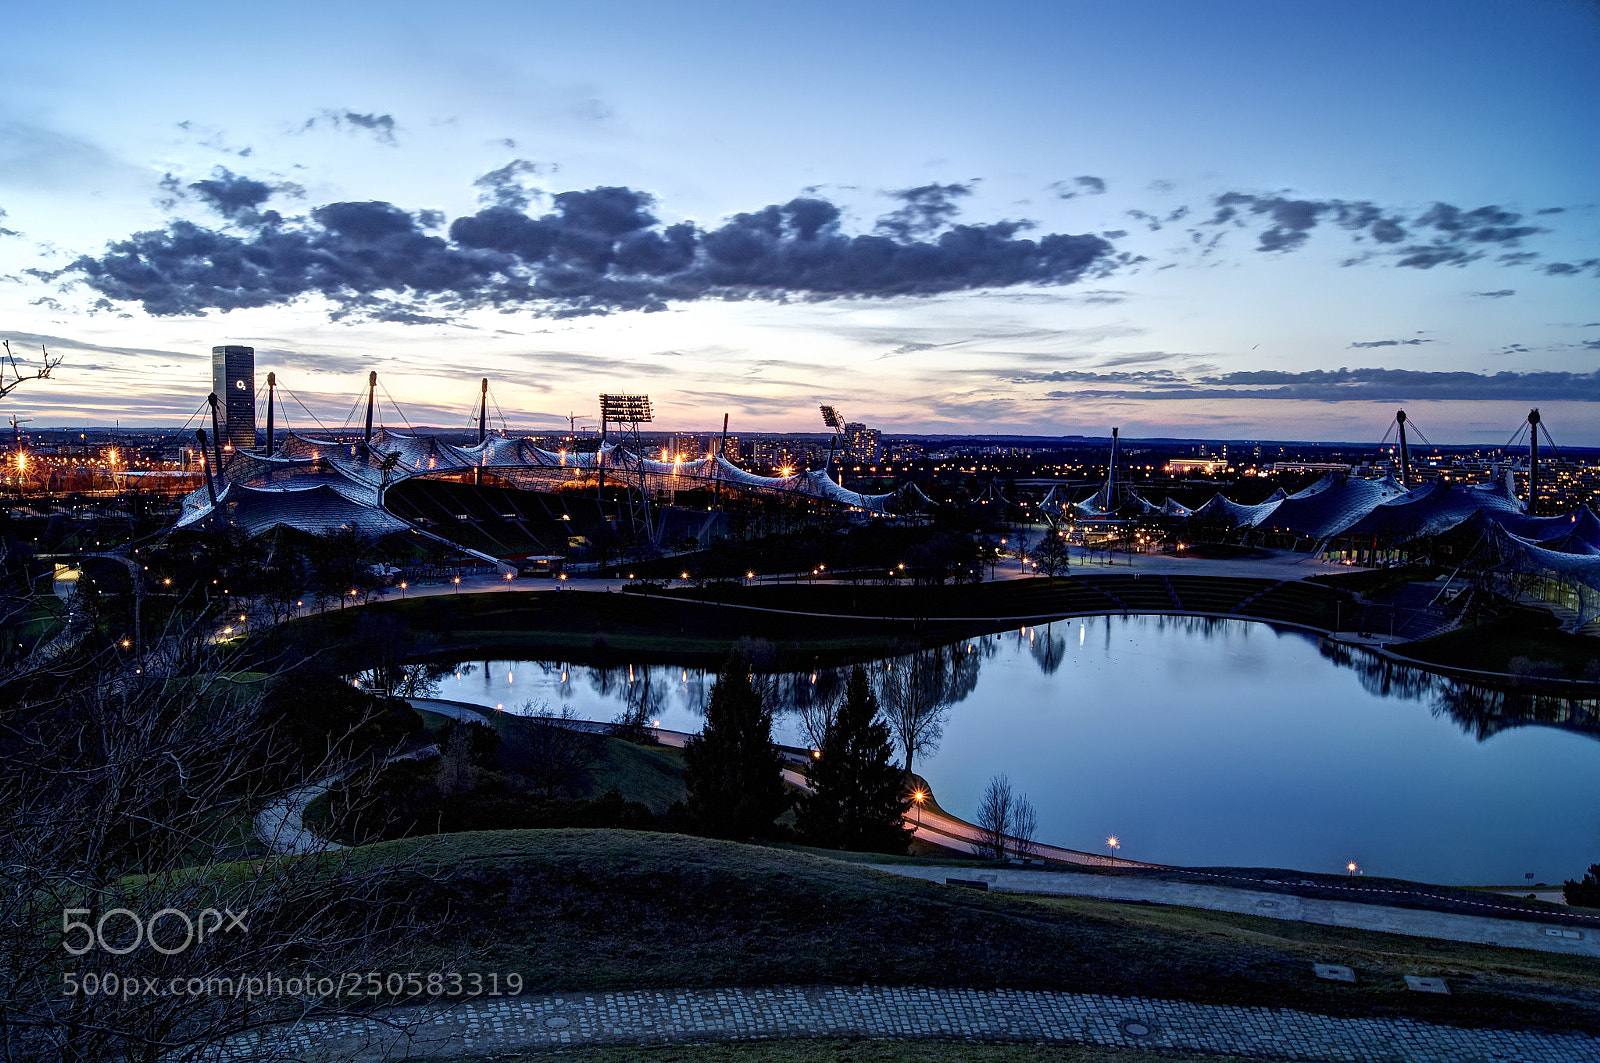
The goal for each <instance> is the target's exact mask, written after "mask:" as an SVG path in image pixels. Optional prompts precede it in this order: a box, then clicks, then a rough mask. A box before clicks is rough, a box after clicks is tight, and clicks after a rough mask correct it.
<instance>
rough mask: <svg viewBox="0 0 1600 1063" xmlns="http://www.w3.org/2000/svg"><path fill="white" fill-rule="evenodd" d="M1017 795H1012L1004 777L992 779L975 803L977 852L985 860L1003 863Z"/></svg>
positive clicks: (1009, 783)
mask: <svg viewBox="0 0 1600 1063" xmlns="http://www.w3.org/2000/svg"><path fill="white" fill-rule="evenodd" d="M1015 800H1016V795H1015V794H1013V793H1012V791H1011V780H1010V779H1008V778H1006V776H1005V775H994V776H991V777H990V779H989V786H988V788H987V789H985V790H984V791H983V800H982V801H980V802H979V803H978V816H977V821H976V826H977V828H978V848H979V850H980V852H981V853H982V854H983V855H985V856H990V857H993V858H994V859H996V860H1004V859H1005V856H1006V847H1007V845H1008V844H1009V843H1010V834H1011V825H1012V817H1013V816H1014V815H1015V814H1016V809H1015V807H1014V802H1015Z"/></svg>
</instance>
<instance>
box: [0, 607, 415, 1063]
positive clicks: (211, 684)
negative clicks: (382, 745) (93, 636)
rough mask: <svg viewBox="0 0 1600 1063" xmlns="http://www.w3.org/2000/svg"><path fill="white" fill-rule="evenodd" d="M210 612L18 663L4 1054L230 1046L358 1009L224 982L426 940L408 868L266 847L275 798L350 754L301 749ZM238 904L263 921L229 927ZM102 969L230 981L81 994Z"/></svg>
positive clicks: (2, 760) (172, 1051)
mask: <svg viewBox="0 0 1600 1063" xmlns="http://www.w3.org/2000/svg"><path fill="white" fill-rule="evenodd" d="M196 627H197V629H198V630H195V631H182V630H173V631H168V632H167V633H166V634H165V636H164V637H162V638H161V639H159V640H152V645H153V646H155V647H157V648H156V649H154V650H151V651H148V652H146V653H144V654H141V655H139V656H138V657H137V658H136V659H133V660H125V659H124V658H123V657H121V656H119V655H118V654H117V653H116V652H114V651H112V652H89V651H88V650H86V649H85V646H86V645H87V644H85V643H79V644H78V645H76V646H74V645H70V644H68V643H65V642H60V641H58V644H57V652H52V653H50V654H39V653H35V654H33V655H32V656H31V657H30V658H28V659H27V660H25V661H23V662H21V663H20V664H18V665H17V666H14V667H12V668H10V669H8V670H7V671H6V672H5V673H4V674H0V684H3V685H4V686H5V688H6V691H7V695H8V696H7V697H6V698H5V699H4V701H3V703H0V765H3V770H0V867H3V868H4V869H5V874H4V876H0V1015H3V1016H4V1018H3V1020H0V1057H3V1058H6V1059H18V1060H32V1059H52V1060H55V1059H59V1060H72V1061H91V1060H102V1059H128V1060H138V1061H148V1063H154V1061H156V1060H162V1061H189V1060H199V1059H205V1058H216V1057H217V1056H219V1055H222V1054H227V1055H229V1056H230V1057H232V1055H233V1054H232V1053H231V1052H227V1053H224V1052H221V1051H220V1046H221V1045H222V1044H223V1043H224V1042H229V1041H231V1039H234V1038H237V1037H239V1035H241V1034H242V1033H244V1032H246V1031H250V1030H262V1029H263V1028H264V1027H268V1026H271V1025H273V1024H278V1023H283V1022H285V1021H290V1022H293V1021H304V1020H306V1019H311V1018H313V1017H316V1016H323V1017H332V1016H333V1015H336V1014H339V1013H341V1012H343V1011H344V1010H345V1006H346V1002H345V1001H343V1000H340V999H338V998H336V997H334V996H333V990H332V983H331V981H330V982H329V988H328V989H327V990H317V989H311V988H308V989H307V990H306V992H305V993H304V994H302V995H297V996H294V997H289V996H279V997H275V998H272V999H267V998H264V997H259V996H258V997H257V998H256V999H253V1000H252V999H250V997H249V996H248V995H247V994H244V993H238V992H231V991H230V990H229V989H228V988H224V986H225V985H226V986H229V987H231V986H233V985H235V984H242V981H241V980H242V979H243V978H244V977H245V976H246V975H255V974H258V973H259V974H265V973H268V972H283V973H284V974H288V973H290V972H293V973H295V974H305V973H311V974H314V975H318V976H327V977H329V978H330V979H331V978H335V977H337V975H338V974H339V973H340V972H344V971H354V970H369V969H375V970H385V969H390V968H389V967H388V965H389V964H393V963H398V962H400V959H399V956H400V950H401V949H402V948H404V947H406V946H408V945H409V943H410V940H411V936H412V935H411V928H410V923H411V915H410V912H411V903H410V902H409V901H407V900H404V899H400V894H399V891H397V890H395V889H394V888H393V887H391V886H388V885H386V880H387V879H389V877H390V876H395V875H398V876H401V877H403V876H404V875H405V874H406V870H405V868H404V867H403V866H401V865H396V864H390V865H388V866H383V865H382V862H381V861H380V862H373V861H369V860H362V859H358V858H356V857H355V856H354V855H353V854H349V853H338V852H324V853H321V854H317V855H313V856H308V857H301V858H296V857H290V856H280V855H274V854H273V852H272V850H271V849H267V850H266V855H265V858H262V856H263V844H265V845H266V846H274V845H276V844H277V842H278V841H279V840H280V839H279V838H277V837H275V836H274V834H273V831H272V830H271V829H270V828H265V827H262V826H261V825H260V824H261V823H262V822H263V821H262V820H255V816H256V813H257V812H258V811H261V810H262V809H263V808H264V807H265V808H271V807H274V806H276V805H281V804H282V803H283V802H284V801H286V800H290V799H292V796H293V794H294V793H295V792H296V791H298V790H300V789H301V788H303V787H305V786H306V785H307V784H308V782H310V781H312V780H316V779H323V778H327V777H329V775H330V774H333V775H337V774H339V773H342V772H345V771H347V770H349V769H350V768H351V767H353V764H352V763H351V762H350V761H349V760H326V759H324V760H317V761H315V762H314V763H311V764H309V765H307V764H304V763H300V762H299V761H298V758H297V756H296V755H295V750H294V749H292V748H290V747H289V746H287V744H286V743H284V742H283V741H282V740H281V738H280V737H279V736H278V735H277V734H276V733H275V728H274V726H273V722H274V721H273V720H272V719H270V718H269V714H268V713H267V712H266V711H265V708H264V699H263V692H262V691H263V687H264V685H265V684H264V683H263V682H261V681H254V680H249V679H243V678H241V673H240V671H239V668H238V662H237V661H230V660H228V659H226V658H225V657H223V656H220V654H221V652H222V651H220V650H219V648H218V647H217V646H216V645H215V644H211V643H209V642H208V640H207V638H206V637H205V636H206V633H207V632H209V630H210V625H196ZM253 820H254V821H255V823H256V830H257V831H258V832H260V839H259V840H258V839H256V838H254V837H252V836H251V835H250V826H251V824H252V821H253ZM241 828H242V829H241ZM296 833H298V831H297V832H296ZM246 860H248V862H241V861H246ZM229 911H231V912H234V913H239V914H241V915H242V916H243V917H244V921H245V922H246V923H247V926H246V929H244V930H238V929H237V928H233V932H229V930H227V929H224V928H225V927H229V923H228V922H227V921H226V919H225V917H224V916H223V915H222V913H224V912H229ZM197 924H198V925H203V926H205V927H206V929H207V931H208V932H207V933H206V934H205V936H203V938H202V937H196V936H195V933H194V930H195V926H196V925H197ZM51 928H54V929H53V930H52V929H51ZM88 974H94V975H96V976H97V977H98V980H99V984H100V985H101V986H105V985H106V984H107V983H106V981H105V980H106V979H107V978H108V977H109V976H115V979H116V982H117V984H120V985H125V986H132V985H135V984H145V981H146V980H148V981H149V982H152V983H154V984H158V985H161V986H170V985H190V984H200V985H210V986H215V987H216V989H215V991H214V992H213V991H209V990H208V991H207V992H204V993H197V994H192V993H160V994H150V993H139V994H120V995H119V994H108V993H105V992H99V993H95V994H85V993H83V992H79V993H76V994H71V993H66V992H64V991H63V986H64V983H65V979H64V976H66V975H71V976H74V977H77V978H80V979H82V978H83V977H84V976H85V975H88ZM193 980H198V982H197V983H196V982H194V981H193ZM264 1032H266V1031H264ZM232 1043H233V1044H236V1045H238V1047H239V1049H240V1055H239V1057H238V1058H255V1059H263V1058H267V1057H274V1058H282V1056H281V1050H282V1048H283V1046H281V1045H279V1044H277V1043H276V1038H274V1037H272V1036H270V1033H268V1036H266V1037H265V1038H264V1039H263V1040H262V1041H261V1042H260V1043H259V1044H246V1043H240V1042H238V1041H232Z"/></svg>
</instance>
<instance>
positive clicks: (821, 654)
mask: <svg viewBox="0 0 1600 1063" xmlns="http://www.w3.org/2000/svg"><path fill="white" fill-rule="evenodd" d="M364 613H375V614H384V613H388V614H391V615H394V616H397V617H399V618H400V619H402V620H404V621H405V623H406V625H407V627H408V628H409V629H410V630H411V631H412V632H413V633H414V635H415V636H416V637H417V638H418V639H419V640H420V641H419V648H421V649H423V650H424V652H426V653H427V655H429V656H431V657H433V658H436V659H441V660H446V659H450V658H452V657H460V656H462V655H474V656H476V655H478V654H482V653H494V654H497V655H500V656H504V657H516V656H527V657H548V658H559V659H562V660H574V661H588V662H594V663H606V662H610V661H616V660H629V661H638V662H658V661H659V662H671V663H683V664H692V665H696V666H700V665H704V666H708V667H716V666H717V665H719V664H721V663H722V662H723V660H725V659H726V657H727V655H728V652H729V650H731V649H732V648H733V645H734V643H735V642H737V641H738V640H739V639H741V638H759V639H765V640H766V641H768V642H770V643H771V644H772V646H773V649H774V650H775V651H776V652H777V654H778V655H779V658H780V659H781V660H783V661H786V662H789V663H807V664H809V663H810V662H812V661H848V660H860V659H867V658H872V657H879V656H885V655H888V654H891V653H895V652H902V651H903V650H904V649H905V647H906V646H908V645H911V646H916V645H931V644H933V643H934V642H939V641H951V640H954V639H957V638H960V637H962V636H963V635H964V634H966V633H968V632H969V631H975V630H976V629H974V627H973V625H970V624H968V625H965V626H959V627H956V626H951V625H942V626H938V627H929V626H928V625H920V626H919V625H917V624H916V623H915V622H913V621H906V622H904V623H884V622H883V621H878V620H872V621H868V620H859V621H858V620H850V619H839V618H833V619H830V620H829V621H828V622H826V623H819V622H818V621H817V619H816V618H814V617H799V616H786V615H784V614H782V613H769V612H752V611H750V610H744V609H728V608H724V607H721V606H719V605H717V604H715V603H706V602H693V601H688V600H673V599H669V598H651V597H643V596H640V595H635V594H608V593H604V592H598V591H576V590H564V591H560V592H554V591H538V592H528V591H507V592H495V593H483V594H462V595H435V596H431V597H427V598H411V599H404V600H394V599H390V600H388V601H383V602H375V603H373V604H371V605H367V606H364V607H362V608H360V609H343V610H336V611H331V612H328V613H321V614H315V615H312V616H308V617H303V618H300V619H298V620H294V621H291V622H289V623H288V624H284V625H281V626H280V628H279V629H274V632H273V633H272V635H270V636H269V637H268V638H265V639H263V640H261V645H260V646H259V648H258V650H257V652H259V653H261V654H262V655H263V656H271V655H272V654H273V653H275V652H278V651H279V649H280V643H281V640H283V639H286V638H296V639H299V640H301V641H302V642H304V643H306V644H314V645H325V646H338V645H343V644H346V643H349V642H350V641H351V639H352V637H353V635H354V633H355V630H356V623H357V620H358V618H359V617H360V616H361V615H363V614H364ZM983 630H988V627H984V628H983ZM350 666H351V669H352V670H353V669H354V668H355V667H359V666H360V664H359V662H353V661H352V662H350Z"/></svg>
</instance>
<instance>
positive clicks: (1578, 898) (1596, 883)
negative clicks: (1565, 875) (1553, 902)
mask: <svg viewBox="0 0 1600 1063" xmlns="http://www.w3.org/2000/svg"><path fill="white" fill-rule="evenodd" d="M1561 892H1562V894H1563V895H1564V896H1565V897H1566V899H1567V903H1568V904H1576V905H1579V906H1581V907H1584V908H1600V864H1590V865H1589V873H1588V874H1586V875H1584V876H1583V878H1582V879H1580V880H1578V881H1577V882H1574V881H1572V880H1571V879H1570V878H1569V879H1567V881H1566V882H1565V883H1563V884H1562V887H1561Z"/></svg>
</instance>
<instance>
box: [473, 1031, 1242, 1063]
mask: <svg viewBox="0 0 1600 1063" xmlns="http://www.w3.org/2000/svg"><path fill="white" fill-rule="evenodd" d="M452 1058H455V1059H458V1060H459V1061H460V1063H490V1060H493V1061H495V1063H537V1061H539V1060H546V1059H553V1058H560V1059H562V1060H570V1061H571V1063H1152V1061H1155V1060H1162V1061H1167V1063H1244V1060H1245V1057H1243V1056H1213V1055H1195V1054H1194V1053H1191V1052H1140V1051H1138V1050H1137V1049H1131V1048H1101V1047H1098V1046H1095V1045H1036V1044H972V1043H970V1042H961V1041H912V1040H897V1039H887V1038H885V1039H880V1040H867V1039H860V1038H844V1037H831V1038H813V1037H806V1038H784V1039H781V1040H771V1041H735V1042H727V1043H722V1044H685V1045H650V1046H635V1045H607V1046H600V1047H583V1048H567V1047H563V1048H549V1049H539V1050H536V1051H528V1052H520V1053H512V1054H503V1053H502V1054H497V1055H494V1056H467V1057H460V1056H457V1057H452ZM1251 1063H1255V1061H1254V1060H1252V1061H1251Z"/></svg>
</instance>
